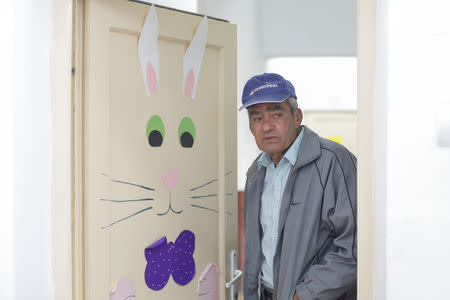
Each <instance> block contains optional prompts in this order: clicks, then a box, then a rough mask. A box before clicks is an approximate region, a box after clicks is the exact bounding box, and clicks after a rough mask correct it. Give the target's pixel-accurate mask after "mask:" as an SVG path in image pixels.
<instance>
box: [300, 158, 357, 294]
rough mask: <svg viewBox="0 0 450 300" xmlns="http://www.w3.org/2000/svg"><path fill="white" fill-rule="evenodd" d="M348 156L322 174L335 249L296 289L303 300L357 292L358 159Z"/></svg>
mask: <svg viewBox="0 0 450 300" xmlns="http://www.w3.org/2000/svg"><path fill="white" fill-rule="evenodd" d="M345 154H346V155H345V156H344V155H341V157H338V156H337V155H336V154H335V155H334V156H333V159H332V160H331V163H330V164H329V165H328V167H326V168H324V170H323V172H322V174H324V176H326V179H325V180H324V182H323V189H324V200H323V201H327V203H326V205H328V206H329V207H330V209H329V210H328V212H327V217H326V218H327V223H328V224H329V225H330V226H329V227H331V228H332V229H333V230H332V234H333V237H334V240H333V244H334V247H332V248H333V249H332V250H331V251H330V252H328V253H326V254H325V255H324V260H323V263H321V264H316V265H312V266H311V267H310V269H309V270H308V271H307V272H306V273H305V275H304V276H303V278H302V280H301V281H300V284H298V285H297V286H296V288H295V290H296V293H297V296H298V297H299V298H300V300H313V299H314V300H321V299H327V300H331V299H338V298H340V297H342V296H343V295H345V294H346V293H348V292H349V291H352V290H353V291H354V290H355V289H356V159H355V157H354V156H353V155H352V154H351V153H350V152H348V151H346V153H345ZM342 156H343V157H342Z"/></svg>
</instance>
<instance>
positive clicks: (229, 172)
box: [190, 171, 231, 191]
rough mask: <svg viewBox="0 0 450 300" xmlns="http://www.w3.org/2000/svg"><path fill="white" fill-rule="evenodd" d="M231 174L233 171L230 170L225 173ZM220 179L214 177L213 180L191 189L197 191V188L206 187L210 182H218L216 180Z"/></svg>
mask: <svg viewBox="0 0 450 300" xmlns="http://www.w3.org/2000/svg"><path fill="white" fill-rule="evenodd" d="M230 174H231V171H228V172H227V173H225V176H228V175H230ZM218 180H219V179H213V180H211V181H208V182H207V183H204V184H202V185H199V186H197V187H193V188H191V189H190V191H195V190H198V189H201V188H202V187H205V186H207V185H208V184H211V183H213V182H216V181H218Z"/></svg>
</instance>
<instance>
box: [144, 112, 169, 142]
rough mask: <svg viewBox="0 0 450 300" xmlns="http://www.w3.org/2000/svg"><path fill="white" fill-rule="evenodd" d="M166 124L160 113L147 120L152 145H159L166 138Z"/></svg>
mask: <svg viewBox="0 0 450 300" xmlns="http://www.w3.org/2000/svg"><path fill="white" fill-rule="evenodd" d="M164 133H165V132H164V124H163V121H162V120H161V118H160V117H159V116H158V115H154V116H153V117H151V118H150V119H148V122H147V140H148V143H149V144H150V146H152V147H159V146H161V144H162V142H163V140H164Z"/></svg>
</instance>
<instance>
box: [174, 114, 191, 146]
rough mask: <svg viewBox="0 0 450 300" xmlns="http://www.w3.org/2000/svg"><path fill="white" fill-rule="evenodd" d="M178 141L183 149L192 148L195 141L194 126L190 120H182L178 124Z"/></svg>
mask: <svg viewBox="0 0 450 300" xmlns="http://www.w3.org/2000/svg"><path fill="white" fill-rule="evenodd" d="M178 139H179V140H180V144H181V146H183V147H185V148H192V146H193V145H194V140H195V126H194V122H192V120H191V118H188V117H186V118H184V119H183V120H181V122H180V126H179V127H178Z"/></svg>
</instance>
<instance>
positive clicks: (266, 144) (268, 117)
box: [248, 101, 302, 159]
mask: <svg viewBox="0 0 450 300" xmlns="http://www.w3.org/2000/svg"><path fill="white" fill-rule="evenodd" d="M248 114H249V123H250V131H251V132H252V134H253V136H254V137H255V141H256V144H257V145H258V148H259V149H260V150H262V151H264V152H267V153H268V154H270V156H271V157H272V159H274V156H279V158H281V157H282V156H283V155H284V153H285V152H286V150H287V149H288V148H289V146H290V145H291V144H292V143H293V141H294V140H295V138H296V137H297V130H298V127H299V126H300V124H301V122H302V111H301V110H300V109H297V111H295V112H294V114H292V112H291V110H290V107H289V104H288V102H287V101H283V102H281V103H261V104H256V105H253V106H250V107H249V108H248Z"/></svg>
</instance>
